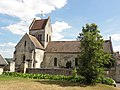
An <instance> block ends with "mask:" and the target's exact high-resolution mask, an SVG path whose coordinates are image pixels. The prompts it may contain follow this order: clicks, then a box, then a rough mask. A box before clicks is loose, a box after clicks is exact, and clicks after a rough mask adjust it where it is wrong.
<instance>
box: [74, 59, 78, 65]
mask: <svg viewBox="0 0 120 90" xmlns="http://www.w3.org/2000/svg"><path fill="white" fill-rule="evenodd" d="M75 66H78V58H75Z"/></svg>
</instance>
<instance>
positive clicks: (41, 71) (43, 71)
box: [26, 68, 72, 76]
mask: <svg viewBox="0 0 120 90" xmlns="http://www.w3.org/2000/svg"><path fill="white" fill-rule="evenodd" d="M71 72H72V70H71V69H41V68H27V69H26V73H34V74H51V75H67V76H69V75H71Z"/></svg>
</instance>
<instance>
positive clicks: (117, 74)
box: [107, 65, 120, 82]
mask: <svg viewBox="0 0 120 90" xmlns="http://www.w3.org/2000/svg"><path fill="white" fill-rule="evenodd" d="M107 76H108V77H110V78H112V79H114V80H115V81H116V82H120V65H118V66H115V67H112V68H111V69H110V70H108V71H107Z"/></svg>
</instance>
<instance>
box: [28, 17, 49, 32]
mask: <svg viewBox="0 0 120 90" xmlns="http://www.w3.org/2000/svg"><path fill="white" fill-rule="evenodd" d="M47 20H48V19H41V20H34V21H33V22H32V23H31V25H30V28H29V29H30V30H41V29H44V28H45V26H46V23H47Z"/></svg>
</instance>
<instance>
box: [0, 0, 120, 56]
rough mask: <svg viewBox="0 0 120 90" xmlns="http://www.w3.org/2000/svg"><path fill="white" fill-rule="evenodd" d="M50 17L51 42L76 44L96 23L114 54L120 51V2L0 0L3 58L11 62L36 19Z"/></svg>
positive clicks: (0, 41)
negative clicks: (85, 28) (83, 30)
mask: <svg viewBox="0 0 120 90" xmlns="http://www.w3.org/2000/svg"><path fill="white" fill-rule="evenodd" d="M48 16H50V17H51V23H52V29H53V34H52V40H54V41H58V40H59V41H68V40H69V41H70V40H76V38H77V36H78V35H79V33H81V30H82V27H83V26H85V25H86V24H87V23H89V24H91V23H96V24H97V25H98V27H99V30H100V34H101V35H102V36H103V38H104V39H105V40H108V39H109V37H110V36H111V39H112V45H113V50H114V51H115V52H116V51H120V0H0V54H2V55H3V57H5V58H12V57H13V52H14V47H15V45H16V44H17V43H18V42H19V41H20V39H21V38H22V36H23V35H24V34H25V33H28V32H29V28H28V27H29V25H30V23H31V22H32V20H33V19H34V18H36V19H40V18H47V17H48Z"/></svg>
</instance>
